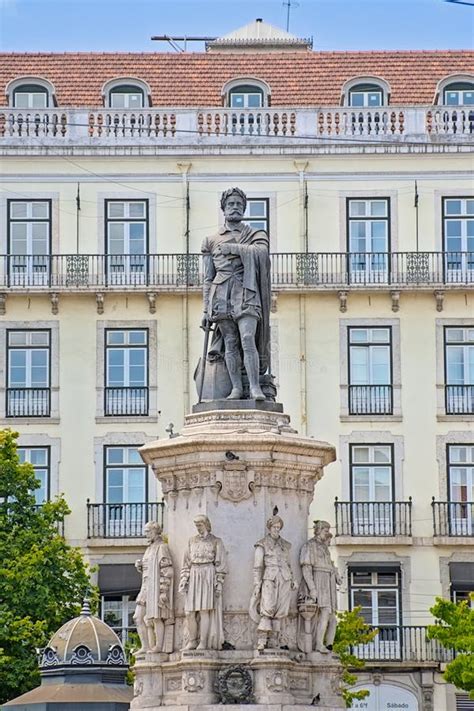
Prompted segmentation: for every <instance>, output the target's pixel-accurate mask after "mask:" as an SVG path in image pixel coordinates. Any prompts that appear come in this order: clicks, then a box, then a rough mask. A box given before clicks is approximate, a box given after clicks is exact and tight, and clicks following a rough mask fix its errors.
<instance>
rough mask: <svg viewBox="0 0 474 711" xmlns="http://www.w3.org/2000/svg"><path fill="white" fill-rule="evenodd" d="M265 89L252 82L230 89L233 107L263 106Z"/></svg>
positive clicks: (230, 100)
mask: <svg viewBox="0 0 474 711" xmlns="http://www.w3.org/2000/svg"><path fill="white" fill-rule="evenodd" d="M263 102H264V94H263V89H261V88H260V87H258V86H254V85H252V84H241V85H239V86H234V87H233V88H232V89H230V90H229V106H230V108H231V109H259V108H261V107H262V106H263Z"/></svg>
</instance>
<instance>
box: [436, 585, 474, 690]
mask: <svg viewBox="0 0 474 711" xmlns="http://www.w3.org/2000/svg"><path fill="white" fill-rule="evenodd" d="M470 599H471V601H473V600H474V593H471V595H470ZM430 612H431V614H432V615H433V617H434V618H435V624H434V625H430V626H429V627H428V637H429V639H437V640H438V641H439V642H441V644H442V645H443V647H445V648H446V649H450V650H454V651H455V653H456V656H455V657H454V659H453V661H452V662H449V664H448V665H447V666H446V671H445V672H444V678H445V679H446V681H448V682H449V683H450V684H454V686H456V687H457V688H458V689H463V691H467V692H468V693H469V697H470V698H471V699H474V609H472V608H471V606H470V603H469V601H468V600H463V601H462V602H458V603H455V602H451V601H450V600H443V598H441V597H437V598H436V603H435V604H434V605H433V607H432V608H430Z"/></svg>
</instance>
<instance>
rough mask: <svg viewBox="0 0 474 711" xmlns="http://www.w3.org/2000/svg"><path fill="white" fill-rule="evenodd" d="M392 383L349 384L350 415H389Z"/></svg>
mask: <svg viewBox="0 0 474 711" xmlns="http://www.w3.org/2000/svg"><path fill="white" fill-rule="evenodd" d="M392 413H393V387H392V385H349V414H350V415H391V414H392Z"/></svg>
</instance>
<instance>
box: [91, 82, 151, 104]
mask: <svg viewBox="0 0 474 711" xmlns="http://www.w3.org/2000/svg"><path fill="white" fill-rule="evenodd" d="M102 96H103V99H104V106H106V107H107V108H109V109H124V110H125V109H130V110H131V111H139V110H140V109H144V108H145V107H147V106H151V89H150V87H149V85H148V84H147V83H146V82H145V81H143V80H142V79H137V78H135V77H119V78H116V79H111V80H110V81H107V82H106V83H105V84H104V86H103V87H102Z"/></svg>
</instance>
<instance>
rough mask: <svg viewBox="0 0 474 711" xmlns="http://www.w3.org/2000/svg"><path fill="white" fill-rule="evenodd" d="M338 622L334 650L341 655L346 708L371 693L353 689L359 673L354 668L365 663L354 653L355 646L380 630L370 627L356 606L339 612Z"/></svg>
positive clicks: (374, 635)
mask: <svg viewBox="0 0 474 711" xmlns="http://www.w3.org/2000/svg"><path fill="white" fill-rule="evenodd" d="M337 616H338V618H339V619H338V623H337V630H336V638H335V640H334V645H333V651H334V652H335V654H337V656H338V657H339V660H340V662H341V664H342V669H343V672H342V682H343V684H344V686H343V689H342V696H343V699H344V701H345V704H346V708H350V707H351V706H352V702H353V701H354V700H356V699H365V697H366V696H368V695H369V693H370V692H369V691H367V689H359V690H358V691H351V686H354V684H355V683H356V682H357V675H356V674H355V673H354V670H355V669H357V670H360V669H363V668H364V666H365V663H364V661H363V660H362V659H359V658H358V657H356V655H355V654H353V652H352V649H353V647H355V646H357V645H359V644H368V643H369V642H371V641H372V640H373V639H374V637H376V635H377V633H378V630H374V629H373V628H372V627H370V626H369V625H368V624H366V622H364V619H363V617H362V615H361V614H360V607H355V608H354V609H353V610H346V611H344V612H338V614H337Z"/></svg>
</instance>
